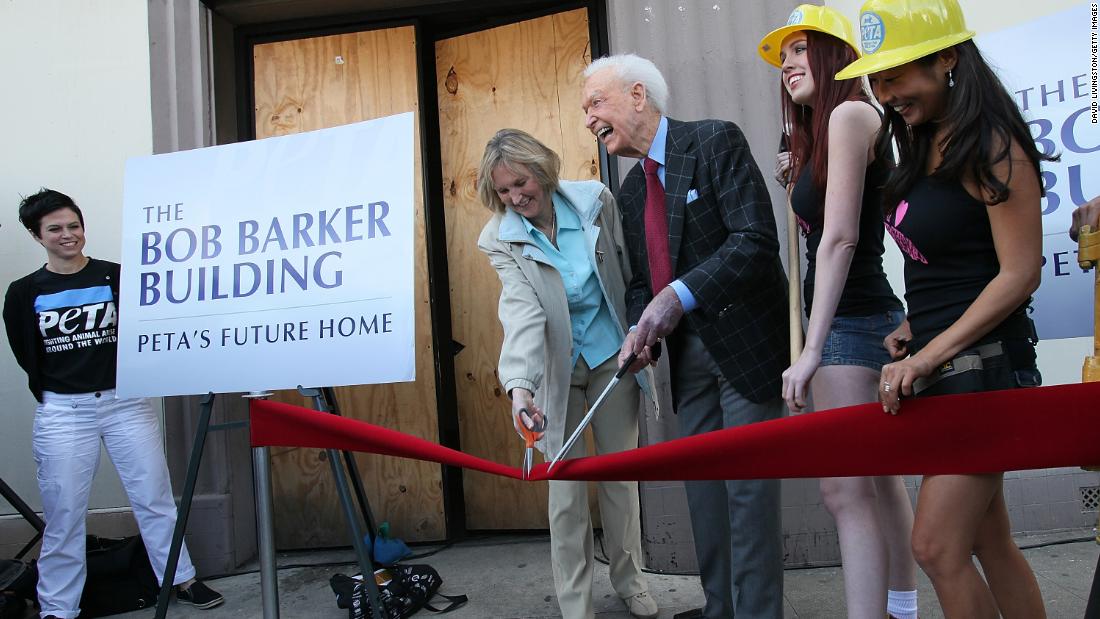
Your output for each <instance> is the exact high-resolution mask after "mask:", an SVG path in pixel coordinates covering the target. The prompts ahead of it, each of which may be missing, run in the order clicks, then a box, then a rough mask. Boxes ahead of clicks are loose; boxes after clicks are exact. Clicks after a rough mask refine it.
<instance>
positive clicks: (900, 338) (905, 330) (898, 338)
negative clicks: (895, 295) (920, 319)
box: [882, 319, 913, 361]
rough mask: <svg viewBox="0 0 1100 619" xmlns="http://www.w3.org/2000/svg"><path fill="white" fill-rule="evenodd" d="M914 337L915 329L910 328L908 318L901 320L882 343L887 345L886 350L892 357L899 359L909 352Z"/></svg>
mask: <svg viewBox="0 0 1100 619" xmlns="http://www.w3.org/2000/svg"><path fill="white" fill-rule="evenodd" d="M912 339H913V330H912V329H910V328H909V320H908V319H906V320H903V321H901V324H900V325H898V328H897V329H894V330H893V331H892V332H890V335H887V336H886V339H885V340H882V345H883V346H885V347H886V352H888V353H890V358H891V359H893V360H894V361H897V360H899V359H904V358H905V357H906V356H907V355H908V354H909V342H910V341H912Z"/></svg>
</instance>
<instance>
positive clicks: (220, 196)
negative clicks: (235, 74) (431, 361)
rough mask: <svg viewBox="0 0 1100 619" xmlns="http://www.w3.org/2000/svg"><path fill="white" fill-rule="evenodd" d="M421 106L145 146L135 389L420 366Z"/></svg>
mask: <svg viewBox="0 0 1100 619" xmlns="http://www.w3.org/2000/svg"><path fill="white" fill-rule="evenodd" d="M413 182H414V181H413V115H412V113H406V114H400V115H396V116H390V117H387V118H381V119H378V120H372V121H367V122H362V123H356V124H352V125H345V126H342V127H336V128H332V129H324V130H321V131H313V132H309V133H300V134H295V135H288V136H283V137H276V138H269V139H265V140H258V141H254V142H242V143H239V144H230V145H225V146H215V147H211V148H203V149H197V150H191V151H184V152H178V153H171V154H165V155H154V156H151V157H140V158H136V159H131V160H130V161H128V162H127V165H126V186H125V192H124V205H123V237H122V283H121V291H120V297H121V298H120V301H121V303H120V305H121V307H120V310H119V317H120V324H119V347H118V390H119V392H120V395H123V396H126V397H129V396H164V395H182V394H197V393H206V392H207V391H214V392H218V393H223V392H231V391H255V390H262V389H283V388H293V387H295V386H297V385H306V386H321V385H325V386H328V385H351V384H367V383H387V382H399V381H410V380H413V379H414V378H415V375H414V374H415V363H414V326H415V318H414V305H413V260H414V257H413V206H414V205H413Z"/></svg>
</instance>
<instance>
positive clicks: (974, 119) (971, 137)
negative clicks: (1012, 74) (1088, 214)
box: [875, 41, 1058, 213]
mask: <svg viewBox="0 0 1100 619" xmlns="http://www.w3.org/2000/svg"><path fill="white" fill-rule="evenodd" d="M955 52H956V53H957V55H958V62H956V63H955V68H954V69H953V74H954V79H955V86H954V88H951V89H950V90H948V91H947V109H946V113H945V114H944V118H947V119H950V120H949V121H948V123H949V124H948V128H947V132H946V135H945V136H944V138H943V141H942V143H940V144H933V140H934V138H935V133H936V125H935V124H934V123H931V122H926V123H922V124H920V125H917V126H915V127H910V126H908V125H906V124H905V120H903V119H902V117H901V114H898V113H897V112H896V111H895V110H894V109H893V108H891V107H890V106H885V108H886V109H885V115H884V116H883V121H882V122H883V130H882V131H881V132H880V133H879V137H878V141H877V143H876V145H875V150H876V152H877V153H889V152H890V150H891V147H890V141H891V140H892V139H893V140H896V141H897V146H898V165H897V167H896V168H894V170H893V172H892V173H891V174H890V176H889V178H888V179H887V181H886V185H885V187H884V188H883V196H884V200H885V203H884V207H885V210H886V212H887V213H891V212H893V211H894V209H895V208H896V207H897V204H898V203H899V202H900V201H901V199H902V198H903V197H904V196H905V195H906V194H907V193H908V192H909V190H910V189H912V187H913V185H914V184H915V183H916V182H917V181H918V180H920V179H921V178H922V177H923V176H924V174H925V164H926V162H927V161H928V156H929V155H930V154H931V151H932V148H933V146H938V147H939V148H942V149H943V161H942V162H941V163H940V165H939V167H938V168H936V171H935V172H933V174H932V175H933V176H935V177H936V178H938V179H941V180H945V181H962V180H963V179H968V180H973V181H974V182H977V183H978V186H979V188H980V190H981V192H982V200H983V202H985V203H986V204H989V205H994V204H1000V203H1001V202H1004V201H1005V200H1007V199H1008V194H1009V189H1008V182H1009V180H1010V179H1011V178H1012V173H1013V172H1014V170H1013V169H1012V159H1011V158H1010V153H1011V151H1012V143H1013V142H1016V143H1018V144H1019V145H1020V147H1021V148H1022V149H1023V151H1024V154H1025V155H1026V156H1027V158H1028V161H1029V162H1030V164H1031V168H1032V169H1033V170H1034V171H1035V175H1036V176H1037V177H1038V176H1039V174H1040V169H1039V162H1040V161H1057V160H1058V156H1057V155H1053V156H1050V155H1044V154H1043V153H1041V152H1039V150H1038V149H1037V148H1036V147H1035V142H1034V140H1033V139H1032V137H1031V131H1029V130H1028V127H1027V123H1026V122H1024V118H1023V116H1022V115H1021V114H1020V109H1019V108H1018V107H1016V102H1015V101H1013V100H1012V96H1011V95H1009V94H1008V91H1007V90H1005V87H1004V85H1003V84H1001V81H1000V80H999V79H997V76H996V75H994V73H993V70H992V69H990V67H989V64H988V63H986V61H985V58H983V57H982V54H981V52H980V51H978V46H977V45H975V44H974V42H973V41H964V42H962V43H959V44H958V45H956V46H955ZM938 53H940V52H936V53H932V54H929V55H927V56H925V57H923V58H919V59H917V60H916V61H915V62H917V63H918V65H920V66H922V67H929V66H931V65H932V64H933V63H935V61H936V56H937V54H938ZM1006 159H1007V160H1008V163H1009V168H1008V170H1009V171H1008V178H1006V179H1005V180H1004V181H1001V180H1000V179H998V178H997V176H996V174H994V173H993V168H994V166H996V165H997V164H999V163H1000V162H1002V161H1004V160H1006ZM1040 191H1042V188H1041V185H1040ZM1044 195H1045V193H1044Z"/></svg>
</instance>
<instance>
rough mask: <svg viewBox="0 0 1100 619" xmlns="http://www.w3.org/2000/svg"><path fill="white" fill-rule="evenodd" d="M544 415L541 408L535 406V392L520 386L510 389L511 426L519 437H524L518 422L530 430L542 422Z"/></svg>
mask: <svg viewBox="0 0 1100 619" xmlns="http://www.w3.org/2000/svg"><path fill="white" fill-rule="evenodd" d="M544 417H545V416H544V415H543V412H542V409H541V408H539V407H538V406H535V394H533V393H531V392H530V391H528V390H526V389H523V388H520V387H516V388H515V389H512V426H513V427H514V428H515V430H516V434H518V435H519V437H520V438H524V437H523V432H522V430H520V427H519V424H520V423H522V424H523V425H525V426H527V429H528V430H532V429H534V428H535V427H536V426H538V425H539V424H541V423H542V421H543V419H544Z"/></svg>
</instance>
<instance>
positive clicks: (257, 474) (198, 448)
mask: <svg viewBox="0 0 1100 619" xmlns="http://www.w3.org/2000/svg"><path fill="white" fill-rule="evenodd" d="M298 392H299V393H300V394H301V395H303V396H305V397H309V398H313V402H314V407H315V408H316V409H317V410H318V411H320V412H322V413H330V414H334V415H339V412H337V411H336V409H335V397H334V395H333V392H332V390H331V388H324V389H303V388H302V387H299V388H298ZM270 396H271V394H270V393H266V392H252V393H249V394H248V395H245V396H243V397H245V398H267V397H270ZM326 400H327V401H326ZM330 402H331V404H330ZM213 408H214V394H213V393H207V394H206V395H205V396H203V399H202V403H201V406H200V407H199V422H198V425H197V427H196V428H195V441H194V443H193V444H192V446H191V458H190V460H188V463H187V478H186V481H185V482H184V485H183V493H182V495H181V497H180V506H179V510H178V512H177V516H176V527H175V530H174V531H173V532H172V546H171V548H170V550H169V552H168V561H167V563H166V565H165V567H164V579H163V581H162V582H161V585H160V595H159V596H157V610H156V614H155V615H154V616H155V617H156V619H164V618H165V617H166V616H167V614H168V598H169V597H170V595H171V591H172V585H173V581H174V580H175V576H176V568H177V567H178V565H179V556H180V552H181V550H182V548H183V536H184V532H185V531H186V530H187V519H188V517H189V516H190V514H191V501H192V499H193V497H194V494H195V484H196V482H197V481H198V475H199V465H200V464H201V463H202V454H203V449H204V447H205V446H206V435H207V434H209V433H210V432H216V431H219V430H230V429H235V428H244V427H247V426H248V422H247V421H234V422H230V423H220V424H214V425H211V424H210V415H211V412H212V410H213ZM326 452H327V455H328V459H329V462H330V463H331V466H332V474H333V477H334V478H335V480H336V491H337V494H338V495H339V497H340V504H341V506H342V507H343V509H344V516H345V518H346V519H347V521H348V529H349V531H350V533H351V536H352V546H353V547H354V548H355V554H356V557H357V560H358V563H359V568H360V570H362V572H363V583H364V586H365V588H366V591H367V595H368V596H369V599H370V602H371V609H372V610H373V617H374V619H383V616H382V610H381V603H380V595H379V591H378V584H377V582H375V580H374V564H373V562H372V561H371V558H370V553H369V552H368V551H367V548H366V544H365V542H364V539H363V532H362V529H361V527H360V524H359V515H357V514H356V513H355V508H354V507H353V506H352V502H351V493H350V491H349V485H348V475H347V472H346V471H345V470H344V467H343V466H341V465H340V453H339V452H338V451H337V450H335V449H328V450H326ZM343 460H344V463H345V465H346V466H347V468H348V471H350V473H351V476H352V480H351V484H352V486H353V487H354V489H355V493H356V498H357V499H358V501H359V506H360V509H361V515H362V516H363V519H364V521H365V522H366V524H367V526H368V528H369V529H370V531H371V533H370V535H371V538H372V539H373V535H374V519H373V516H372V514H371V512H370V506H369V504H368V502H367V497H366V493H365V492H364V490H363V483H362V479H361V478H360V476H359V468H358V466H357V465H356V463H355V458H354V455H353V454H352V453H351V452H347V451H345V452H343ZM252 471H253V477H254V493H255V499H256V538H257V540H256V541H257V546H258V554H259V563H260V595H261V600H262V602H263V617H264V619H279V579H278V572H277V565H276V561H275V525H274V522H275V520H274V515H275V509H274V501H273V499H272V490H271V454H270V450H269V448H267V447H254V448H252ZM5 496H6V495H5ZM13 504H14V503H13Z"/></svg>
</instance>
